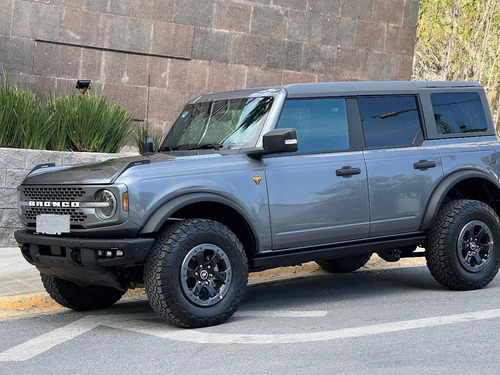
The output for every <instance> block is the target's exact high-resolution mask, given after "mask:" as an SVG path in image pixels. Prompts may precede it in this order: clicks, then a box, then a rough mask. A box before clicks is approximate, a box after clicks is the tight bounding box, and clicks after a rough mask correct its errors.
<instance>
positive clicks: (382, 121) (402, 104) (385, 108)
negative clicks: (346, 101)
mask: <svg viewBox="0 0 500 375" xmlns="http://www.w3.org/2000/svg"><path fill="white" fill-rule="evenodd" d="M358 103H359V111H360V113H361V120H362V122H363V132H364V135H365V143H366V147H368V148H377V147H390V146H409V145H412V144H415V143H418V142H420V141H421V140H422V132H421V128H420V116H419V114H418V107H417V100H416V98H415V97H413V96H386V97H371V98H359V99H358Z"/></svg>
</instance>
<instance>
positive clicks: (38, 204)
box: [28, 201, 80, 208]
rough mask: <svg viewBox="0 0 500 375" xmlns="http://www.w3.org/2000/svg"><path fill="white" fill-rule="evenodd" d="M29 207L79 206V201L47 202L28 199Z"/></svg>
mask: <svg viewBox="0 0 500 375" xmlns="http://www.w3.org/2000/svg"><path fill="white" fill-rule="evenodd" d="M28 205H29V206H30V207H49V208H79V207H80V202H64V201H60V202H47V201H29V202H28Z"/></svg>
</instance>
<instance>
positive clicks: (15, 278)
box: [0, 247, 425, 319]
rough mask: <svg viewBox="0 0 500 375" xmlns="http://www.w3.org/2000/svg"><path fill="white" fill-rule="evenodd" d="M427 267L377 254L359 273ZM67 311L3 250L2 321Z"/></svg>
mask: <svg viewBox="0 0 500 375" xmlns="http://www.w3.org/2000/svg"><path fill="white" fill-rule="evenodd" d="M421 265H425V259H424V258H405V259H401V260H400V261H399V262H394V263H388V262H386V261H384V260H382V259H380V258H379V257H378V256H377V255H373V256H372V258H371V259H370V260H369V262H368V263H367V264H366V265H365V266H364V267H362V268H361V269H360V270H358V271H356V272H363V271H367V270H376V269H385V268H398V267H412V266H421ZM325 272H326V271H324V270H322V269H321V268H320V267H319V266H318V265H317V264H316V263H315V262H308V263H304V264H302V265H301V266H292V267H280V268H273V269H270V270H266V271H262V272H252V273H250V276H249V284H255V283H264V282H268V281H273V280H279V279H289V278H297V277H312V276H314V275H317V274H322V273H325ZM145 298H146V295H145V292H144V289H141V288H138V289H133V290H129V291H128V292H127V293H126V294H125V295H124V297H123V298H122V300H121V302H126V301H130V300H136V299H145ZM62 310H65V308H64V307H62V306H60V305H59V304H57V303H56V302H55V301H54V300H52V298H50V296H49V295H48V294H47V293H46V292H45V289H44V287H43V285H42V282H41V280H40V273H39V272H38V270H37V269H36V268H35V267H34V266H32V265H31V264H29V263H28V262H26V261H25V260H24V258H23V256H22V255H21V252H20V250H19V248H17V247H8V248H0V319H5V318H13V317H19V316H28V315H35V314H44V313H50V312H56V311H62Z"/></svg>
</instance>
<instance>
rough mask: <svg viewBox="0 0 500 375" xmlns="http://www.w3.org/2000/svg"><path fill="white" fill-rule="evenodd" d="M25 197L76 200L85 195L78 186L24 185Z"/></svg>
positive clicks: (41, 199) (43, 199) (45, 199)
mask: <svg viewBox="0 0 500 375" xmlns="http://www.w3.org/2000/svg"><path fill="white" fill-rule="evenodd" d="M23 193H24V195H25V197H26V198H28V199H30V200H38V201H77V200H78V198H81V197H83V196H84V195H85V190H83V189H82V188H79V187H25V188H24V189H23Z"/></svg>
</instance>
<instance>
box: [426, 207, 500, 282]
mask: <svg viewBox="0 0 500 375" xmlns="http://www.w3.org/2000/svg"><path fill="white" fill-rule="evenodd" d="M425 254H426V255H425V258H426V261H427V266H428V268H429V270H430V272H431V274H432V276H433V277H434V278H435V279H436V280H437V281H438V282H439V283H441V284H442V285H444V286H446V287H448V288H450V289H455V290H472V289H480V288H483V287H485V286H486V285H488V284H489V283H490V282H491V280H493V278H494V277H495V275H496V274H497V272H498V268H499V267H500V221H499V218H498V216H497V214H496V213H495V211H493V209H492V208H491V207H490V206H488V205H487V204H485V203H483V202H480V201H474V200H455V201H452V202H449V203H446V204H445V205H443V206H442V207H441V208H440V210H439V212H438V214H437V217H436V219H435V220H434V222H433V225H432V228H431V230H430V232H429V235H428V239H427V244H426V251H425Z"/></svg>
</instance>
